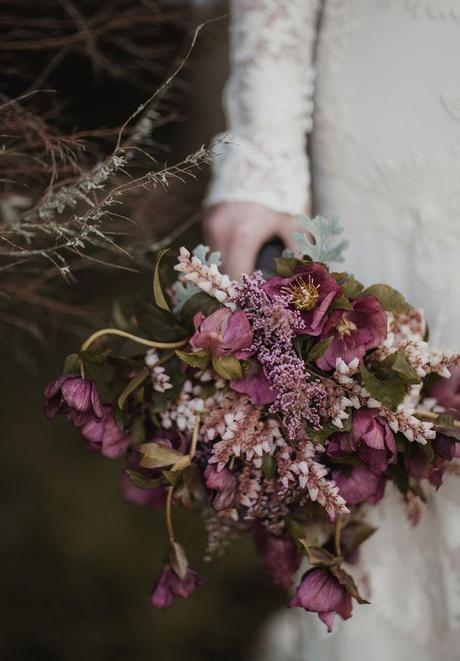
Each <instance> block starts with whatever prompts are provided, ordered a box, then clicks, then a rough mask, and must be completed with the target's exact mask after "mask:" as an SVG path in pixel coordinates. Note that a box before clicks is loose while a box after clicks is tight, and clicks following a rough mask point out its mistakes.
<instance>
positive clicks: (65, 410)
mask: <svg viewBox="0 0 460 661" xmlns="http://www.w3.org/2000/svg"><path fill="white" fill-rule="evenodd" d="M43 396H44V398H45V407H44V408H45V415H46V416H47V417H48V418H55V417H56V416H57V415H58V414H59V413H60V414H62V415H65V416H66V417H67V418H68V420H70V421H71V422H73V424H74V425H76V426H77V427H79V426H81V425H82V424H83V423H84V422H86V420H87V419H88V418H95V419H98V420H100V419H101V418H102V417H103V416H104V410H103V405H102V403H101V400H100V398H99V394H98V392H97V388H96V384H95V383H94V382H93V381H87V380H86V379H82V378H81V377H80V376H77V375H76V374H69V375H67V376H60V377H58V378H57V379H54V381H51V383H49V384H48V385H47V386H46V388H45V389H44V391H43Z"/></svg>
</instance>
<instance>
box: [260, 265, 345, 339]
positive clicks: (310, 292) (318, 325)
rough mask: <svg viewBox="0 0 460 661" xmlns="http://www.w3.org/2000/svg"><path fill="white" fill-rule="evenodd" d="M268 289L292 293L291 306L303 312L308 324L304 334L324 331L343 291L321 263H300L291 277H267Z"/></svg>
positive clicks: (271, 293) (276, 294)
mask: <svg viewBox="0 0 460 661" xmlns="http://www.w3.org/2000/svg"><path fill="white" fill-rule="evenodd" d="M264 289H265V291H266V292H267V293H268V295H269V296H279V295H280V294H281V295H283V294H284V295H286V294H288V295H289V297H290V303H289V307H291V308H292V309H294V310H299V311H300V315H301V318H302V321H303V323H304V328H303V329H302V333H307V334H308V335H315V336H316V335H320V334H321V332H322V330H323V327H324V325H325V323H326V321H327V314H326V313H327V311H328V308H329V306H330V304H331V303H332V301H333V300H334V298H336V297H337V296H339V295H340V293H341V291H342V289H341V287H340V285H339V284H338V283H337V282H336V281H335V280H334V278H331V276H330V274H329V271H328V270H327V268H326V267H325V266H323V264H319V263H318V262H311V263H309V264H306V265H299V266H298V267H297V268H296V270H295V272H294V275H293V276H291V277H290V278H282V277H281V276H279V275H274V276H273V277H271V278H270V279H269V280H267V283H266V284H265V286H264Z"/></svg>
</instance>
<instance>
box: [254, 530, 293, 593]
mask: <svg viewBox="0 0 460 661" xmlns="http://www.w3.org/2000/svg"><path fill="white" fill-rule="evenodd" d="M253 531H254V541H255V545H256V548H257V551H258V553H259V555H260V557H261V559H262V565H263V567H264V569H265V571H266V572H267V573H268V574H270V576H271V577H272V579H273V583H274V584H275V585H279V586H280V587H282V588H284V589H285V590H289V588H290V587H291V586H292V582H293V575H294V574H295V572H296V571H297V570H298V568H299V567H300V563H301V560H302V555H301V554H300V553H299V552H298V551H297V549H296V547H295V544H294V542H293V541H292V540H291V539H288V538H286V537H278V536H277V535H272V534H271V533H269V532H268V530H267V529H266V527H265V526H264V525H263V524H262V523H259V522H256V523H255V524H254V527H253Z"/></svg>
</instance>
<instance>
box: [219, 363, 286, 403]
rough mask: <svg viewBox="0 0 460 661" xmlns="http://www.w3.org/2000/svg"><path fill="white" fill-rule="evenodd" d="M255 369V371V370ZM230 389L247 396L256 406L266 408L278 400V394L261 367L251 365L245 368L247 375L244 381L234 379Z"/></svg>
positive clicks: (245, 374)
mask: <svg viewBox="0 0 460 661" xmlns="http://www.w3.org/2000/svg"><path fill="white" fill-rule="evenodd" d="M253 367H254V369H253ZM230 387H231V388H232V389H233V390H236V392H239V393H241V394H242V395H247V396H248V397H249V399H250V400H251V402H252V403H253V404H255V405H256V406H265V405H266V404H271V403H272V402H274V401H275V399H276V392H275V391H274V390H273V388H272V386H271V385H270V381H269V380H268V379H267V377H266V376H265V372H264V370H263V368H262V367H261V366H260V365H259V366H258V367H257V365H255V364H254V365H253V366H252V365H249V367H248V368H246V367H245V373H244V376H243V378H242V379H232V380H231V381H230Z"/></svg>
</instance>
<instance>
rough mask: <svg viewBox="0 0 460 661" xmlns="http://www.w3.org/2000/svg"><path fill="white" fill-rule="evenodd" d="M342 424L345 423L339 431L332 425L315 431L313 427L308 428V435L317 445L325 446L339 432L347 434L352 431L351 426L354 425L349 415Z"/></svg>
mask: <svg viewBox="0 0 460 661" xmlns="http://www.w3.org/2000/svg"><path fill="white" fill-rule="evenodd" d="M342 423H343V427H342V429H339V428H338V427H336V426H335V425H333V424H332V423H329V424H326V425H324V426H323V427H321V429H313V428H312V427H308V428H307V435H308V437H309V438H311V439H312V440H313V441H315V443H319V444H320V445H324V443H325V442H326V441H327V439H328V438H329V437H330V436H332V434H337V433H339V432H345V431H350V430H351V425H352V417H351V415H349V416H348V418H345V420H342Z"/></svg>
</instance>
